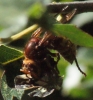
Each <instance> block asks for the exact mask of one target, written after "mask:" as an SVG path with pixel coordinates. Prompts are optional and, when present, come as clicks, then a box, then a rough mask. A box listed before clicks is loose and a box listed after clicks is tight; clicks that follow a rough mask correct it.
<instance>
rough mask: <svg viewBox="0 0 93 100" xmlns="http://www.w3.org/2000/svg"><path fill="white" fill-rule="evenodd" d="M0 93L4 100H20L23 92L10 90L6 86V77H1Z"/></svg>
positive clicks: (21, 90)
mask: <svg viewBox="0 0 93 100" xmlns="http://www.w3.org/2000/svg"><path fill="white" fill-rule="evenodd" d="M1 93H2V96H3V98H4V100H13V98H14V97H17V99H18V100H21V98H22V95H23V94H24V90H23V89H15V88H10V87H9V86H8V85H7V81H6V76H5V75H3V76H2V80H1Z"/></svg>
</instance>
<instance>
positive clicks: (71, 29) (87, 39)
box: [53, 24, 93, 47]
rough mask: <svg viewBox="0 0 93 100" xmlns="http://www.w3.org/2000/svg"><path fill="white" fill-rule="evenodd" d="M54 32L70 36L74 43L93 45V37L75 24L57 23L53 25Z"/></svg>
mask: <svg viewBox="0 0 93 100" xmlns="http://www.w3.org/2000/svg"><path fill="white" fill-rule="evenodd" d="M53 32H54V33H56V34H57V35H62V36H65V37H67V38H69V39H70V40H71V41H72V42H73V43H75V44H77V45H80V46H86V47H93V37H92V36H90V35H89V34H87V33H85V32H83V31H81V30H80V29H78V28H77V27H75V26H74V25H70V24H55V25H54V27H53Z"/></svg>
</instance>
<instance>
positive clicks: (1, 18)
mask: <svg viewBox="0 0 93 100" xmlns="http://www.w3.org/2000/svg"><path fill="white" fill-rule="evenodd" d="M40 1H41V2H46V3H49V2H53V1H56V2H71V1H76V0H51V1H50V0H40ZM78 1H84V0H78ZM86 1H89V0H86ZM91 1H92V0H91ZM32 3H33V0H1V1H0V38H6V37H10V36H11V35H13V34H16V33H18V32H20V31H21V30H23V29H25V28H26V27H29V26H30V25H31V21H30V17H29V15H28V10H29V7H30V5H31V4H32ZM69 23H71V24H74V25H76V26H77V27H79V28H80V29H82V30H83V31H85V32H88V33H89V34H91V35H93V13H92V12H88V13H82V14H78V15H75V16H74V18H73V19H72V20H71V21H70V22H69ZM76 34H77V33H76ZM28 39H29V36H28V35H27V36H26V37H23V38H22V39H20V40H17V41H15V42H13V43H11V44H9V45H10V46H12V47H15V48H18V49H21V50H22V49H23V47H24V45H25V43H26V41H27V40H28ZM85 41H87V40H85ZM87 42H88V41H87ZM77 60H78V63H79V66H80V68H81V69H82V70H83V71H84V72H85V73H86V74H87V76H86V77H84V76H83V75H82V74H81V73H80V72H79V70H78V69H77V67H76V65H75V63H73V64H72V65H70V64H69V63H68V62H67V61H65V60H64V59H63V58H62V59H61V60H60V61H59V64H58V68H59V70H60V72H61V75H62V76H63V77H64V80H63V85H62V96H63V97H64V98H65V100H93V96H92V94H93V48H86V47H80V46H78V48H77ZM0 72H1V73H2V70H0ZM1 73H0V77H1ZM1 98H2V97H0V100H3V99H1Z"/></svg>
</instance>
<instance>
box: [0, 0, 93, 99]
mask: <svg viewBox="0 0 93 100" xmlns="http://www.w3.org/2000/svg"><path fill="white" fill-rule="evenodd" d="M61 1H62V0H61ZM64 1H65V0H64ZM70 1H71V0H70ZM45 4H46V3H44V4H43V3H42V4H40V3H38V6H36V5H37V3H36V4H32V5H31V7H30V8H29V17H32V19H31V21H32V22H37V23H38V24H39V25H40V26H42V27H43V28H45V29H49V30H50V31H52V33H53V34H55V35H57V36H64V37H67V38H68V39H70V40H71V41H72V42H73V43H74V44H76V45H79V46H85V47H93V37H91V36H90V35H89V34H87V33H85V32H84V31H81V30H80V29H78V28H77V27H76V26H75V25H72V24H60V23H58V22H56V21H55V18H54V17H53V16H50V15H49V14H48V13H49V12H47V8H46V7H45ZM42 20H43V21H44V22H42ZM50 26H51V27H50ZM86 40H87V41H86ZM0 52H1V53H0V64H1V65H0V68H1V69H2V66H3V68H4V70H6V69H8V68H9V67H10V66H11V65H15V64H16V61H19V60H21V59H22V58H23V57H24V55H23V51H21V50H18V49H15V48H12V47H9V46H5V45H0ZM88 52H90V51H88ZM91 52H92V51H91ZM88 55H89V53H88ZM90 55H93V54H90ZM92 57H93V56H92ZM83 58H88V56H86V57H85V56H84V57H83ZM89 59H90V56H89ZM91 59H92V58H91ZM84 62H86V61H84ZM8 64H10V65H9V66H8ZM67 65H68V62H66V61H64V60H63V58H62V60H61V61H60V62H59V64H58V68H59V71H60V75H61V76H62V75H64V74H66V72H65V71H66V66H67ZM87 66H90V68H91V69H92V65H88V64H87ZM17 67H18V66H16V68H17ZM20 67H21V66H20ZM9 69H10V68H9ZM9 69H8V70H9ZM17 70H18V69H17ZM88 71H89V72H88V74H89V75H90V77H92V75H91V74H90V73H91V70H88ZM15 72H16V71H15ZM12 74H14V73H12ZM16 74H18V75H19V73H16ZM7 77H8V76H7V74H5V73H4V71H2V78H1V92H2V95H3V97H4V99H5V100H14V99H15V98H14V97H16V98H17V99H18V100H21V99H22V97H23V96H24V94H25V91H26V89H19V90H18V89H16V88H14V87H10V86H8V84H7ZM12 81H13V79H12ZM88 82H90V83H92V82H93V80H92V79H91V78H90V79H88V78H87V79H86V81H84V80H83V81H82V84H81V86H80V87H77V88H75V89H73V90H72V91H71V96H72V97H74V98H76V97H77V98H79V97H82V98H88V97H87V96H86V95H85V94H89V92H87V90H88V89H89V88H91V87H92V84H90V83H88ZM87 84H89V87H87ZM84 86H85V87H84ZM81 87H82V88H81ZM85 88H86V89H85ZM83 89H85V90H83ZM30 91H31V90H30ZM80 91H81V93H80ZM91 91H92V90H91ZM22 100H24V99H22Z"/></svg>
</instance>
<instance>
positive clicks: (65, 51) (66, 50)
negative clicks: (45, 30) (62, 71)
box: [49, 36, 76, 63]
mask: <svg viewBox="0 0 93 100" xmlns="http://www.w3.org/2000/svg"><path fill="white" fill-rule="evenodd" d="M49 46H50V47H49V48H51V49H54V50H57V51H58V52H59V53H60V55H61V56H63V57H64V58H65V59H66V60H67V61H68V62H70V63H73V61H74V59H75V55H76V46H75V45H74V44H73V43H72V42H71V41H70V40H69V39H67V38H65V37H62V36H61V37H57V36H53V37H52V38H51V39H50V45H49Z"/></svg>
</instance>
